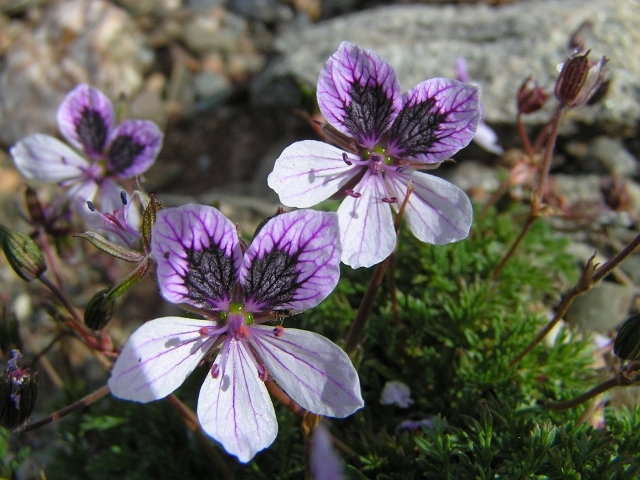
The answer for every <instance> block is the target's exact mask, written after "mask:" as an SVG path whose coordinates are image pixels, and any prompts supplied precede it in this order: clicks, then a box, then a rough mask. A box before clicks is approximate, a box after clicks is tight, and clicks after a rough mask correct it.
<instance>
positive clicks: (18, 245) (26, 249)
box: [0, 225, 47, 282]
mask: <svg viewBox="0 0 640 480" xmlns="http://www.w3.org/2000/svg"><path fill="white" fill-rule="evenodd" d="M0 241H1V242H2V249H3V250H4V254H5V255H6V256H7V260H8V261H9V265H11V267H12V268H13V270H15V272H16V273H17V274H18V275H19V276H20V278H22V279H23V280H26V281H27V282H30V281H31V280H33V279H34V278H38V277H39V276H40V275H42V274H43V273H44V271H45V270H46V269H47V265H46V264H45V263H44V257H43V256H42V252H41V251H40V249H39V248H38V246H37V245H36V244H35V242H34V241H33V240H32V239H31V237H29V235H26V234H24V233H22V232H18V231H17V230H12V229H9V228H7V227H5V226H3V225H0Z"/></svg>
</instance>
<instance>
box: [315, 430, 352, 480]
mask: <svg viewBox="0 0 640 480" xmlns="http://www.w3.org/2000/svg"><path fill="white" fill-rule="evenodd" d="M311 471H312V472H313V478H314V480H342V479H344V475H343V474H342V467H341V465H340V458H339V457H338V454H337V452H336V451H335V449H334V448H333V442H332V440H331V434H330V433H329V430H327V427H325V425H324V423H322V422H321V423H319V424H318V425H316V428H314V429H313V437H312V443H311Z"/></svg>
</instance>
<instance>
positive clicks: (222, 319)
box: [218, 311, 229, 325]
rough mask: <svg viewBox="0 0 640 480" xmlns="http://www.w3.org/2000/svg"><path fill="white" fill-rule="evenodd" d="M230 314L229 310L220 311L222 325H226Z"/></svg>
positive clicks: (219, 317)
mask: <svg viewBox="0 0 640 480" xmlns="http://www.w3.org/2000/svg"><path fill="white" fill-rule="evenodd" d="M228 316H229V313H228V312H224V311H222V312H218V323H219V324H220V325H224V324H225V323H227V317H228Z"/></svg>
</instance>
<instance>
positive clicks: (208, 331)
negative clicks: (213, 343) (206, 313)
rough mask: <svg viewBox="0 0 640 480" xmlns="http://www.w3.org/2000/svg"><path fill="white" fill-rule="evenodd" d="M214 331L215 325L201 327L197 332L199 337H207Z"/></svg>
mask: <svg viewBox="0 0 640 480" xmlns="http://www.w3.org/2000/svg"><path fill="white" fill-rule="evenodd" d="M214 331H215V327H201V328H200V330H198V333H199V334H200V336H201V337H208V336H210V335H211V334H212V333H213V332H214Z"/></svg>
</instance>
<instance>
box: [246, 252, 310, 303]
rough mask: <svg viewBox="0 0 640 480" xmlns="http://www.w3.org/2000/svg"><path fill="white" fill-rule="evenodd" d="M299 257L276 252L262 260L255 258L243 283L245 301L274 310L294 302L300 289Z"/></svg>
mask: <svg viewBox="0 0 640 480" xmlns="http://www.w3.org/2000/svg"><path fill="white" fill-rule="evenodd" d="M297 265H298V255H289V254H288V253H287V252H285V251H282V250H277V248H274V249H273V250H271V251H270V252H268V253H266V254H265V256H264V257H262V258H255V259H254V260H253V263H252V264H251V268H250V269H249V272H248V273H247V277H246V279H245V282H244V291H245V297H246V298H247V299H248V300H251V301H253V303H255V304H256V305H260V308H261V309H262V310H272V309H274V308H277V307H278V306H280V305H283V304H285V303H288V302H291V301H292V300H293V299H294V296H295V293H296V291H297V290H298V289H299V288H300V285H301V284H300V282H299V281H298V277H299V272H298V269H297V268H296V266H297Z"/></svg>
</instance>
